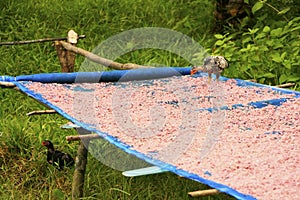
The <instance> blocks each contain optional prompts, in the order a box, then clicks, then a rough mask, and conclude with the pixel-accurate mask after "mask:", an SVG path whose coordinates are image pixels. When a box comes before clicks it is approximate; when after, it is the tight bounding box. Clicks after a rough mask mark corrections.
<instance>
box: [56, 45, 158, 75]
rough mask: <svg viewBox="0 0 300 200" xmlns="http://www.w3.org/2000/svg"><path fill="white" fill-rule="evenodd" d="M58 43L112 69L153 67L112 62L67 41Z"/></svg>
mask: <svg viewBox="0 0 300 200" xmlns="http://www.w3.org/2000/svg"><path fill="white" fill-rule="evenodd" d="M59 43H60V44H61V45H62V46H63V47H64V48H65V49H66V50H68V51H72V52H74V53H77V54H80V55H82V56H85V57H86V58H87V59H89V60H91V61H94V62H96V63H99V64H101V65H104V66H106V67H110V68H112V69H117V70H124V69H138V68H153V67H151V66H143V65H137V64H134V63H126V64H122V63H118V62H114V61H112V60H109V59H106V58H102V57H100V56H98V55H96V54H93V53H92V52H89V51H87V50H84V49H81V48H78V47H75V46H73V45H71V44H69V43H67V42H64V41H59Z"/></svg>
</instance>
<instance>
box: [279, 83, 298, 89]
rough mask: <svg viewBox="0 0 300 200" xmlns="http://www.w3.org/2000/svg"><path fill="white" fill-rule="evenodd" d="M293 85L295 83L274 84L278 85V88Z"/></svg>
mask: <svg viewBox="0 0 300 200" xmlns="http://www.w3.org/2000/svg"><path fill="white" fill-rule="evenodd" d="M294 85H295V83H285V84H281V85H276V87H278V88H288V87H292V86H294Z"/></svg>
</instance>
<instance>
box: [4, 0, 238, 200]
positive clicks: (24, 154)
mask: <svg viewBox="0 0 300 200" xmlns="http://www.w3.org/2000/svg"><path fill="white" fill-rule="evenodd" d="M0 7H1V8H2V11H1V13H0V41H18V40H30V39H39V38H45V37H60V36H65V35H66V34H67V32H68V30H70V29H74V30H75V31H76V32H77V33H78V34H84V35H86V38H85V39H83V40H81V41H80V42H79V44H78V46H79V47H81V48H84V49H86V50H93V49H94V48H95V47H96V46H97V45H98V44H99V43H101V42H102V41H104V40H105V39H107V38H109V37H111V36H113V35H115V34H118V33H121V32H123V31H126V30H130V29H133V28H141V27H163V28H168V29H172V30H176V31H179V32H181V33H183V34H186V35H187V36H189V37H191V38H193V39H194V40H195V41H198V42H199V43H200V44H201V45H202V46H203V47H204V48H205V49H208V52H210V51H212V50H211V48H212V46H213V44H214V42H215V39H214V37H213V34H211V31H210V30H211V29H212V26H213V15H212V13H213V5H212V3H211V1H209V0H203V1H200V0H199V1H183V0H177V1H165V2H164V1H160V0H145V1H141V0H135V1H133V0H120V1H114V0H102V1H100V0H96V1H95V0H85V1H79V0H75V1H58V0H45V1H37V0H30V1H28V2H26V1H20V0H11V1H8V0H4V1H0ZM0 57H1V59H0V75H11V76H17V75H21V74H33V73H43V72H59V71H60V64H59V62H58V59H57V55H56V52H55V49H54V46H53V45H52V44H51V43H40V44H30V45H19V46H17V45H15V46H0ZM83 61H84V58H83V57H80V56H77V57H76V70H78V69H79V68H80V64H81V63H82V62H83ZM118 61H120V62H124V63H126V62H131V63H140V64H144V63H150V64H157V63H159V64H164V65H166V66H187V65H189V64H190V63H189V62H187V61H185V60H184V59H182V58H180V57H179V56H176V55H174V54H172V53H169V52H164V51H161V50H151V49H150V50H149V49H146V50H139V51H136V52H132V53H128V54H126V55H124V56H122V57H120V58H118ZM0 101H1V109H0V119H1V120H0V166H1V169H0V199H5V200H6V199H70V194H71V183H72V175H73V170H74V169H68V170H65V171H58V170H56V169H55V168H54V167H53V166H49V165H48V164H47V163H46V155H45V153H46V150H45V149H44V148H43V147H42V146H41V141H42V140H44V139H50V140H52V141H53V142H54V144H55V145H56V146H59V149H60V150H63V151H67V152H68V153H70V154H72V155H75V154H76V151H77V143H76V142H73V143H67V142H66V141H65V136H67V135H72V134H77V133H76V132H75V131H73V130H62V129H60V128H59V127H60V126H61V125H63V124H65V123H66V122H67V120H66V119H64V118H62V117H61V116H58V115H55V114H54V115H41V116H31V117H27V116H26V113H28V112H30V111H33V110H40V109H44V107H43V106H42V105H40V104H39V103H37V102H36V101H34V100H32V99H30V98H29V97H27V96H25V95H23V94H21V93H19V92H17V91H15V90H12V89H1V90H0ZM207 188H208V187H207V186H205V185H202V184H200V183H197V182H194V181H191V180H187V179H185V178H180V177H178V176H176V175H174V174H171V173H164V174H157V175H151V176H144V177H137V178H126V177H124V176H122V174H121V172H119V171H116V170H113V169H110V168H109V167H106V166H105V165H103V164H102V163H100V162H99V161H98V160H96V159H95V158H93V157H92V156H90V155H89V158H88V166H87V172H86V182H85V189H84V193H85V198H83V199H104V200H109V199H115V200H117V199H124V200H126V199H130V200H131V199H139V200H144V199H149V200H150V199H153V200H154V199H155V200H160V199H161V200H163V199H164V200H184V199H190V198H189V197H188V195H187V193H188V192H189V191H193V190H199V189H207ZM195 199H196V198H195ZM201 199H233V198H231V197H229V196H227V195H225V194H220V195H216V196H211V197H205V198H201Z"/></svg>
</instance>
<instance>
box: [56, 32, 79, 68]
mask: <svg viewBox="0 0 300 200" xmlns="http://www.w3.org/2000/svg"><path fill="white" fill-rule="evenodd" d="M77 39H78V35H77V33H76V32H75V31H73V30H70V31H69V32H68V43H67V44H69V45H70V46H75V45H76V44H77ZM54 46H55V49H56V52H57V55H58V59H59V62H60V65H61V71H62V72H74V65H75V55H76V54H75V53H74V52H72V51H68V50H66V49H65V48H64V47H63V46H62V44H61V43H60V41H55V42H54Z"/></svg>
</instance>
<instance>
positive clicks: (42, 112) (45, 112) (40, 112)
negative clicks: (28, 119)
mask: <svg viewBox="0 0 300 200" xmlns="http://www.w3.org/2000/svg"><path fill="white" fill-rule="evenodd" d="M53 113H56V110H35V111H31V112H29V113H27V114H26V115H27V116H30V115H42V114H53Z"/></svg>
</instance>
